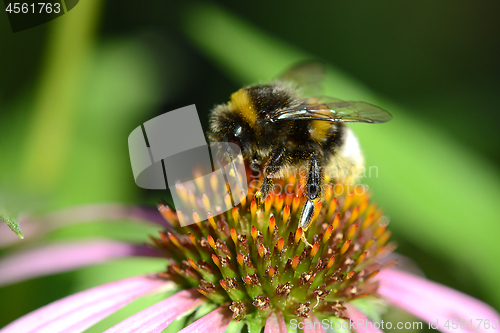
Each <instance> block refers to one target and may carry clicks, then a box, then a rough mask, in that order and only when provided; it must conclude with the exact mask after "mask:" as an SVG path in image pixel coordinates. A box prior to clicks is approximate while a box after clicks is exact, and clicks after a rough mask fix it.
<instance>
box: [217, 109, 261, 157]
mask: <svg viewBox="0 0 500 333" xmlns="http://www.w3.org/2000/svg"><path fill="white" fill-rule="evenodd" d="M208 139H209V141H211V142H230V143H234V144H236V145H238V146H239V147H240V149H241V151H242V152H243V155H244V156H248V154H249V151H250V149H251V145H252V143H253V142H254V141H255V132H254V130H253V129H252V127H251V126H250V124H249V123H248V121H247V120H246V119H245V117H243V116H242V115H241V113H239V112H236V111H235V109H234V108H233V107H232V104H231V103H228V104H223V105H219V106H217V107H215V109H214V110H213V111H212V113H211V115H210V130H209V133H208Z"/></svg>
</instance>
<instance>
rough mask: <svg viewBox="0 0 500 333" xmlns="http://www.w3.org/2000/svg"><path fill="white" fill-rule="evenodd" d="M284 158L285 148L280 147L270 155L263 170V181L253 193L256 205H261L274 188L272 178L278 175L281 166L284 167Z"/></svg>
mask: <svg viewBox="0 0 500 333" xmlns="http://www.w3.org/2000/svg"><path fill="white" fill-rule="evenodd" d="M285 162H286V157H285V148H284V147H281V148H279V149H277V150H275V151H274V152H273V153H272V154H271V158H270V159H269V161H268V162H267V165H266V167H265V168H264V180H263V181H262V184H261V186H260V190H259V191H258V192H257V193H255V198H256V199H257V203H259V204H260V203H262V202H263V201H264V200H266V197H267V195H268V194H269V192H270V191H271V189H272V188H273V186H274V183H273V179H272V177H273V176H274V175H276V173H278V172H279V171H280V170H281V169H282V168H283V166H284V165H285Z"/></svg>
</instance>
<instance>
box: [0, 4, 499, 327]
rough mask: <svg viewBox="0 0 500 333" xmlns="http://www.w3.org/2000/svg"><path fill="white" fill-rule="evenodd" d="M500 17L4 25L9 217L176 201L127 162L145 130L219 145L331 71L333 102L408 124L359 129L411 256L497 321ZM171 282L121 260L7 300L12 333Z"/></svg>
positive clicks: (6, 294) (144, 18)
mask: <svg viewBox="0 0 500 333" xmlns="http://www.w3.org/2000/svg"><path fill="white" fill-rule="evenodd" d="M498 17H500V2H498V1H493V0H474V1H472V0H469V1H452V0H440V1H433V0H419V1H414V0H409V1H388V0H379V1H366V0H349V1H345V0H343V1H342V0H340V1H329V2H327V1H317V2H311V3H309V2H306V1H289V2H270V1H266V2H260V1H254V2H232V1H210V2H193V1H178V2H172V1H161V0H150V1H147V2H138V1H130V0H121V1H118V0H108V1H103V0H87V1H80V3H79V4H78V5H77V6H76V7H75V8H74V9H73V10H72V11H71V12H69V13H67V14H65V15H63V16H62V17H60V18H58V19H56V20H54V21H51V22H49V23H47V24H44V25H41V26H38V27H35V28H32V29H29V30H26V31H22V32H18V33H15V34H14V33H12V32H11V30H10V26H9V22H8V20H7V15H6V14H5V13H3V14H0V45H1V50H2V52H0V61H1V63H2V69H1V75H0V203H1V206H2V207H3V209H5V210H6V211H7V212H8V214H9V215H10V216H14V217H15V216H17V214H18V213H20V212H26V211H29V212H32V213H35V214H43V213H47V212H50V211H54V210H57V209H62V208H67V207H72V206H77V205H82V204H89V203H101V202H122V203H128V204H149V205H154V204H156V202H157V201H158V200H159V199H160V198H165V199H167V200H168V193H165V192H158V191H146V190H141V189H139V188H138V187H136V186H135V183H134V180H133V176H132V171H131V167H130V161H129V157H128V147H127V137H128V134H129V133H130V132H131V131H132V130H133V129H134V128H135V127H137V126H138V125H140V124H141V123H143V122H144V121H146V120H149V119H151V118H152V117H154V116H156V115H159V114H161V113H164V112H166V111H170V110H174V109H176V108H179V107H183V106H186V105H190V104H196V106H197V109H198V112H199V114H200V117H201V120H202V124H203V125H204V126H205V127H206V125H207V115H208V112H209V110H210V109H211V108H212V107H213V106H214V105H215V104H217V103H222V102H225V101H226V100H228V97H229V95H230V93H232V92H234V91H236V90H237V89H238V88H240V87H241V86H242V85H243V84H250V83H255V82H264V81H266V80H269V79H272V78H273V77H276V75H278V74H279V73H280V72H282V71H284V70H285V69H286V68H287V67H289V66H291V65H293V64H294V63H296V62H298V61H301V60H305V59H321V60H323V61H325V62H326V63H327V64H328V77H327V79H326V82H325V95H330V96H333V97H337V98H342V99H346V100H364V101H367V102H371V103H373V104H376V105H379V106H381V107H383V108H384V109H387V110H389V111H390V112H391V113H392V114H393V116H394V118H393V120H392V121H391V122H389V123H387V124H383V125H377V126H372V125H363V124H360V125H353V126H352V127H353V128H354V129H355V131H356V133H357V134H358V136H359V138H360V141H361V144H362V147H363V150H364V151H365V155H366V159H367V164H368V165H369V166H376V167H377V169H378V177H375V176H373V175H372V177H370V178H367V179H364V180H363V181H364V182H366V183H367V184H368V185H369V186H370V188H371V190H372V192H373V195H374V199H375V200H376V201H378V202H379V204H380V206H382V207H383V208H384V209H385V211H386V213H387V216H388V217H390V220H391V222H390V227H391V229H392V230H393V234H394V238H395V239H396V240H397V241H398V244H399V248H398V253H400V254H403V255H405V256H407V257H409V258H411V259H412V260H413V261H414V262H415V264H416V265H418V267H420V269H421V270H422V271H423V272H424V273H425V275H426V276H427V277H429V278H431V279H433V280H436V281H438V282H440V283H443V284H446V285H448V286H451V287H453V288H455V289H458V290H460V291H462V292H465V293H468V294H470V295H473V296H474V297H477V298H479V299H481V300H483V301H485V302H487V303H489V304H490V305H492V306H493V307H495V308H497V309H498V308H499V307H500V288H498V281H500V265H499V259H498V258H499V257H500V246H499V245H498V240H499V238H500V218H499V217H500V204H499V202H500V178H499V166H500V145H499V139H500V131H499V130H498V128H499V120H500V112H499V106H500V93H499V92H500V62H499V59H500V57H499V55H500V38H499V36H500V20H499V19H498ZM155 232H156V230H155V228H154V227H150V228H145V227H144V226H138V225H136V224H133V223H130V222H127V221H122V222H113V223H109V222H106V221H96V222H95V223H89V224H85V225H77V226H71V227H67V228H62V229H60V230H57V231H54V232H51V233H50V234H49V235H48V236H47V237H45V238H44V239H42V240H37V241H36V242H35V241H33V242H30V240H29V239H25V240H23V241H22V242H20V244H19V245H17V246H15V247H10V248H7V249H4V250H1V251H0V255H8V254H9V253H11V252H14V251H16V250H19V249H23V248H27V247H30V246H36V245H42V244H47V243H50V242H57V241H68V240H71V239H81V238H89V237H95V236H99V237H111V238H114V239H119V240H127V241H135V242H144V241H147V235H148V233H149V234H154V233H155ZM164 265H165V263H164V262H163V261H161V260H158V259H148V260H144V259H121V260H115V261H113V262H112V263H108V264H102V265H97V266H95V267H91V268H85V269H80V270H78V271H76V272H71V273H64V274H58V275H55V276H51V277H43V278H38V279H35V280H31V281H27V282H23V283H18V284H16V285H13V286H9V287H4V288H0V309H1V311H0V327H2V326H4V325H5V324H7V323H8V322H10V321H12V320H13V319H15V318H17V317H19V316H21V315H23V314H25V313H26V312H28V311H30V310H33V309H36V308H37V307H39V306H41V305H44V304H46V303H48V302H51V301H53V300H56V299H59V298H61V297H63V296H65V295H68V294H70V293H73V292H75V291H79V290H82V289H85V288H88V287H91V286H95V285H98V284H100V283H104V282H108V281H112V280H115V279H118V278H121V277H125V276H130V275H133V274H138V273H141V272H148V271H155V270H156V271H157V270H161V269H162V268H163V267H164ZM130 311H132V310H130ZM122 312H123V311H122ZM125 315H126V311H125V312H123V314H122V316H125ZM471 319H476V318H471ZM92 330H93V331H96V332H98V331H100V330H101V331H102V327H99V326H96V327H94V328H92V329H91V330H89V331H92Z"/></svg>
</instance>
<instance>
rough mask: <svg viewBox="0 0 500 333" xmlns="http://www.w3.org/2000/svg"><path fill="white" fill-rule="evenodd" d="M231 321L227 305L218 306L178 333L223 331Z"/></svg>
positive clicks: (219, 332)
mask: <svg viewBox="0 0 500 333" xmlns="http://www.w3.org/2000/svg"><path fill="white" fill-rule="evenodd" d="M230 321H231V313H230V312H229V310H228V308H227V307H223V306H221V307H218V308H217V309H215V310H214V311H212V312H210V313H209V314H207V315H206V316H204V317H201V318H200V319H198V320H197V321H195V322H194V323H192V324H191V325H189V326H187V327H185V328H183V329H182V330H180V331H179V332H178V333H193V332H210V333H223V332H224V331H225V330H226V327H227V325H229V322H230Z"/></svg>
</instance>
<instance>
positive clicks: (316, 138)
mask: <svg viewBox="0 0 500 333" xmlns="http://www.w3.org/2000/svg"><path fill="white" fill-rule="evenodd" d="M323 73H324V69H323V66H322V65H321V64H319V63H303V64H299V65H297V66H296V67H294V68H292V69H291V70H289V71H288V72H286V73H285V74H283V75H282V76H281V77H279V78H278V79H277V80H276V81H274V82H271V83H268V84H256V85H251V86H248V87H245V88H242V89H240V90H238V91H237V92H235V93H233V94H232V95H231V100H230V101H229V102H228V103H226V104H222V105H218V106H216V107H215V108H214V109H213V110H212V112H211V115H210V128H209V133H208V138H209V140H210V141H211V142H232V143H235V144H237V145H238V146H239V147H240V148H241V151H242V154H243V157H244V158H245V160H246V161H248V162H249V163H250V166H251V168H252V170H254V171H255V170H260V171H262V172H263V181H262V183H261V185H260V190H259V191H258V192H256V195H255V197H256V199H257V201H258V202H259V201H262V200H263V199H265V198H266V196H267V195H268V193H269V192H270V191H271V190H272V189H273V179H277V178H282V177H285V176H286V175H288V174H290V173H295V172H297V171H299V170H307V178H306V189H305V194H306V195H307V200H306V203H305V204H304V207H303V209H302V212H301V217H300V219H299V227H302V228H303V229H304V231H305V230H307V228H308V227H309V224H310V223H311V220H312V217H313V215H314V209H315V202H317V201H318V200H321V198H322V194H323V191H324V186H325V179H333V180H334V181H335V182H337V183H343V184H346V183H353V182H354V181H356V179H357V178H358V177H357V175H358V174H359V173H360V172H361V171H362V170H363V168H364V159H363V156H362V154H361V150H360V147H359V143H358V140H357V138H356V137H355V136H354V134H353V132H352V131H351V129H349V127H347V126H346V125H345V124H344V123H351V122H362V123H383V122H386V121H388V120H390V119H391V118H392V116H391V115H390V114H389V113H388V112H387V111H385V110H383V109H381V108H379V107H376V106H374V105H371V104H368V103H364V102H345V101H341V100H338V99H333V98H325V97H308V96H306V92H307V91H308V89H309V91H313V90H314V89H315V88H316V87H317V86H318V84H319V82H320V81H321V77H322V76H323ZM304 240H305V239H304ZM306 244H307V242H306Z"/></svg>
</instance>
